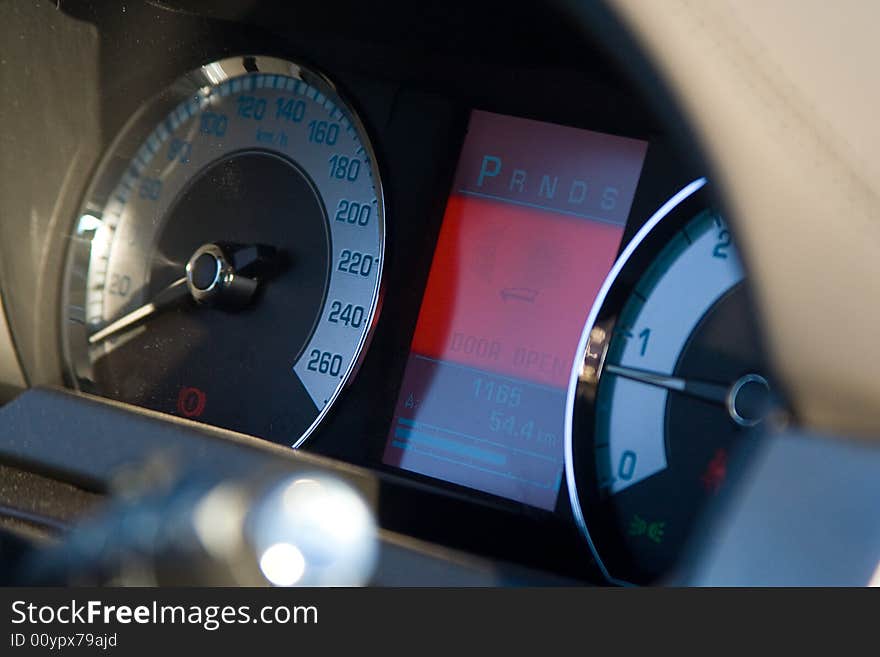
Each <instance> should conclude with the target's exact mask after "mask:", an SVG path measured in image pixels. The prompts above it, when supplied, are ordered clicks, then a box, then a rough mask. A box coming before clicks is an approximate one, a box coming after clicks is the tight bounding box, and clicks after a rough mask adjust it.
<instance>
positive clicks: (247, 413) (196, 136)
mask: <svg viewBox="0 0 880 657" xmlns="http://www.w3.org/2000/svg"><path fill="white" fill-rule="evenodd" d="M384 236H385V216H384V206H383V199H382V187H381V184H380V180H379V174H378V170H377V165H376V162H375V159H374V156H373V149H372V148H371V146H370V142H369V140H368V137H367V135H366V132H365V130H364V127H363V125H362V124H361V122H360V121H359V120H358V117H357V115H356V114H355V113H354V111H353V110H352V108H351V107H349V106H348V105H347V104H346V103H345V102H344V101H343V100H342V99H341V98H340V97H339V94H338V93H337V91H336V90H335V88H334V87H333V85H332V84H331V83H330V82H328V81H327V80H326V79H324V78H323V77H321V76H319V75H318V74H316V73H313V72H311V71H309V70H307V69H306V68H304V67H302V66H300V65H298V64H295V63H292V62H288V61H282V60H279V59H273V58H267V57H238V58H232V59H227V60H223V61H219V62H214V63H211V64H208V65H206V66H203V67H201V68H200V69H198V70H196V71H194V72H192V73H190V74H188V75H186V76H184V77H183V78H182V79H180V80H178V81H177V82H176V83H175V84H174V85H172V87H171V88H169V89H168V90H166V91H165V92H164V93H163V94H161V95H160V96H159V97H158V98H157V99H155V100H154V101H152V102H150V103H149V104H148V105H146V106H145V107H144V108H143V110H142V111H141V112H139V113H138V115H137V116H135V117H134V118H133V119H132V120H131V121H130V122H129V123H128V125H127V126H126V128H125V129H124V130H123V132H122V134H121V135H120V136H119V137H118V138H117V139H116V140H115V142H114V143H113V145H112V146H111V148H110V151H109V153H108V154H107V156H106V157H105V159H104V161H103V164H102V165H101V167H100V169H99V171H98V174H97V176H96V178H95V180H94V182H93V185H92V187H91V190H90V192H89V193H88V195H87V201H86V203H85V206H84V208H83V210H82V212H81V214H80V216H79V218H78V220H77V222H76V225H75V228H74V236H73V245H72V248H71V254H70V256H69V260H68V268H67V279H66V286H65V289H66V299H65V313H64V331H63V334H64V336H65V354H66V357H67V359H68V364H69V369H70V373H71V378H72V379H73V382H74V383H75V384H76V385H77V386H79V387H80V388H81V389H83V390H85V391H88V392H94V393H97V394H99V395H103V396H106V397H110V398H113V399H117V400H121V401H124V402H129V403H133V404H137V405H139V406H143V407H147V408H151V409H154V410H158V411H162V412H166V413H173V414H176V415H179V416H183V417H186V418H189V419H192V420H197V421H201V422H207V423H210V424H214V425H218V426H221V427H225V428H229V429H233V430H237V431H242V432H245V433H250V434H254V435H257V436H261V437H264V438H268V439H270V440H273V441H276V442H279V443H284V444H289V445H292V446H299V445H300V444H301V443H302V442H303V441H304V440H305V439H306V438H307V437H308V436H309V435H310V434H311V432H312V431H313V430H314V429H315V428H316V427H317V425H318V423H319V422H320V420H321V419H322V418H323V417H324V416H325V415H326V413H327V412H328V410H329V409H330V408H331V406H332V404H333V403H334V401H335V400H336V399H337V397H338V396H339V394H340V391H341V389H342V388H343V387H344V385H345V384H346V382H347V381H348V380H349V379H350V377H351V376H352V373H353V372H354V371H355V369H356V366H357V364H358V362H359V360H360V358H361V356H362V354H363V352H364V350H365V347H366V344H367V342H368V338H369V336H370V331H371V328H372V326H373V323H374V319H375V316H376V312H377V306H378V304H379V298H380V291H381V289H380V288H381V280H382V266H383V258H384V243H385V240H384Z"/></svg>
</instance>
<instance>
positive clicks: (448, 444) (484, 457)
mask: <svg viewBox="0 0 880 657" xmlns="http://www.w3.org/2000/svg"><path fill="white" fill-rule="evenodd" d="M394 437H395V438H400V439H401V440H405V441H406V442H405V443H401V446H402V447H403V449H406V446H407V445H408V444H413V445H423V446H425V447H433V448H435V449H440V450H443V451H445V452H450V453H452V454H457V455H459V456H467V457H469V458H472V459H476V460H478V461H485V462H486V463H491V464H492V465H504V464H505V463H507V457H506V456H504V455H503V454H498V453H496V452H490V451H489V450H487V449H481V448H479V447H473V446H471V445H463V444H461V443H459V442H456V441H454V440H447V439H446V438H440V437H438V436H431V435H429V434H427V433H422V432H421V431H413V430H411V429H404V428H403V427H397V429H395V430H394Z"/></svg>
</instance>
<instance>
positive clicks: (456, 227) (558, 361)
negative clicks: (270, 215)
mask: <svg viewBox="0 0 880 657" xmlns="http://www.w3.org/2000/svg"><path fill="white" fill-rule="evenodd" d="M646 150H647V143H646V142H644V141H639V140H635V139H629V138H624V137H617V136H612V135H606V134H601V133H597V132H591V131H588V130H581V129H577V128H570V127H565V126H559V125H554V124H549V123H542V122H538V121H532V120H528V119H522V118H515V117H510V116H503V115H499V114H492V113H489V112H482V111H474V112H473V113H472V114H471V118H470V122H469V126H468V133H467V137H466V139H465V143H464V146H463V148H462V154H461V158H460V160H459V164H458V168H457V171H456V175H455V183H454V186H453V190H452V193H451V195H450V198H449V201H448V204H447V207H446V213H445V215H444V219H443V225H442V228H441V231H440V237H439V240H438V244H437V249H436V251H435V253H434V260H433V263H432V265H431V272H430V275H429V278H428V284H427V288H426V291H425V295H424V299H423V301H422V307H421V310H420V313H419V318H418V323H417V326H416V331H415V335H414V337H413V342H412V346H411V352H410V356H409V359H408V362H407V366H406V370H405V374H404V377H403V383H402V387H401V391H400V396H399V399H398V401H397V407H396V409H395V416H394V420H393V423H392V426H391V429H390V434H389V436H388V442H387V445H386V448H385V453H384V457H383V461H384V463H386V464H389V465H394V466H397V467H400V468H404V469H406V470H410V471H413V472H418V473H420V474H423V475H427V476H430V477H435V478H438V479H442V480H444V481H447V482H451V483H455V484H460V485H463V486H468V487H471V488H475V489H478V490H481V491H485V492H487V493H492V494H495V495H499V496H502V497H506V498H509V499H512V500H516V501H519V502H523V503H526V504H530V505H533V506H537V507H541V508H544V509H552V508H553V507H554V505H555V503H556V497H557V493H558V491H559V485H560V481H561V477H562V468H563V445H562V440H563V421H564V420H563V416H564V411H565V394H566V387H567V385H568V376H569V373H570V371H571V365H572V361H573V359H574V354H575V351H576V349H577V343H578V340H579V338H580V333H581V331H582V330H583V325H584V321H585V320H586V316H587V313H588V311H589V308H590V306H591V305H592V303H593V300H594V299H595V296H596V293H597V292H598V290H599V287H600V286H601V284H602V281H603V280H604V278H605V276H606V275H607V273H608V270H609V269H610V267H611V264H612V262H613V259H614V256H615V254H616V252H617V250H618V247H619V245H620V239H621V236H622V235H623V229H624V225H625V223H626V219H627V216H628V215H629V210H630V207H631V205H632V200H633V196H634V194H635V189H636V185H637V182H638V178H639V174H640V172H641V168H642V164H643V162H644V158H645V152H646Z"/></svg>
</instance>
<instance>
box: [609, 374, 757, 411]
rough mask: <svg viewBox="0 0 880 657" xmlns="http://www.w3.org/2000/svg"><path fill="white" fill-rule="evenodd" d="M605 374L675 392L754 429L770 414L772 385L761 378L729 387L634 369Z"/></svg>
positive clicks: (753, 377)
mask: <svg viewBox="0 0 880 657" xmlns="http://www.w3.org/2000/svg"><path fill="white" fill-rule="evenodd" d="M605 371H606V372H608V373H609V374H616V375H617V376H622V377H624V378H626V379H632V380H633V381H639V382H640V383H647V384H648V385H652V386H657V387H659V388H666V389H667V390H674V391H675V392H680V393H682V394H685V395H688V396H690V397H695V398H697V399H702V400H703V401H707V402H709V403H712V404H717V405H719V406H723V407H724V408H726V409H727V412H728V414H729V415H730V419H731V420H733V421H734V422H736V423H737V424H739V425H742V426H747V427H751V426H754V425H756V424H758V423H760V422H761V421H762V420H763V419H764V418H765V417H766V416H767V414H768V411H769V410H770V406H771V403H770V385H769V384H768V383H767V380H766V379H765V378H764V377H762V376H761V375H759V374H746V375H744V376H741V377H740V378H739V379H737V380H736V381H734V382H733V383H732V384H730V385H721V384H718V383H708V382H706V381H694V380H692V379H682V378H680V377H677V376H670V375H667V374H658V373H656V372H649V371H647V370H640V369H637V368H633V367H623V366H621V365H613V364H611V363H606V364H605Z"/></svg>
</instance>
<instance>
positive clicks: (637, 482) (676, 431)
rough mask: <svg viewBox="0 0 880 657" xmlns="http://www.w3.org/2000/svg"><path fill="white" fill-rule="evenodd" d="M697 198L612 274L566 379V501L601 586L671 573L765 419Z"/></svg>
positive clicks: (742, 330) (758, 358)
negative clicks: (592, 554) (737, 453)
mask: <svg viewBox="0 0 880 657" xmlns="http://www.w3.org/2000/svg"><path fill="white" fill-rule="evenodd" d="M700 198H702V195H698V196H697V197H694V198H690V199H688V202H683V203H682V204H681V205H679V206H677V207H676V208H675V209H674V211H672V212H670V214H669V216H667V217H666V218H665V219H664V220H663V221H664V224H663V226H662V227H660V226H655V227H654V232H653V233H651V234H645V235H643V237H644V238H645V239H644V240H640V241H641V244H638V245H636V246H637V249H634V250H631V251H630V253H629V254H627V253H625V254H624V256H623V258H626V261H625V262H620V263H619V264H618V265H617V266H616V267H615V271H614V272H613V279H611V280H609V282H608V284H609V285H610V288H608V289H607V291H608V294H607V296H606V297H605V298H604V299H603V300H601V307H600V308H598V309H596V315H595V321H594V322H592V323H591V325H590V326H589V331H588V333H587V334H586V341H585V342H584V343H583V344H584V350H583V351H582V352H581V357H580V360H579V363H580V368H581V369H580V372H578V373H577V378H576V380H575V381H574V382H573V386H574V389H573V391H572V394H571V395H570V401H571V405H570V409H569V410H570V412H571V413H572V417H571V423H570V427H569V431H570V436H568V439H569V443H570V444H569V454H568V457H569V458H570V461H571V463H570V467H569V471H570V475H571V477H572V481H570V482H569V490H570V492H572V497H573V499H574V500H575V504H576V505H577V510H576V513H575V515H576V516H577V515H578V514H580V515H579V520H580V521H581V522H582V528H583V529H584V531H585V533H586V534H587V536H588V538H589V539H590V541H591V544H592V546H593V548H594V550H595V551H596V553H597V557H598V558H599V560H600V561H601V564H602V566H603V568H605V570H606V571H607V572H606V574H607V575H608V576H609V577H610V578H612V579H620V580H625V581H634V582H645V581H651V580H653V579H655V578H657V577H659V576H661V575H663V574H664V573H667V572H669V570H670V569H671V568H672V567H673V566H674V564H675V561H676V559H677V557H678V556H679V555H680V553H681V551H682V550H683V548H684V545H685V543H686V541H687V539H688V538H689V537H690V535H691V532H692V530H693V527H694V523H695V520H696V517H697V515H698V512H699V511H700V509H701V508H702V507H703V505H704V504H705V502H706V501H707V500H708V499H709V498H711V497H712V496H714V495H716V494H717V493H718V492H719V491H720V490H721V489H722V488H723V487H724V485H725V479H726V473H727V468H728V463H729V460H730V458H731V456H732V454H733V452H734V450H735V449H736V447H737V446H738V445H739V444H740V442H741V441H744V440H748V439H749V437H750V436H754V435H755V434H756V432H758V431H760V430H761V428H762V424H763V423H764V422H765V421H766V418H767V414H768V412H769V410H770V408H771V395H770V384H769V383H768V381H767V378H766V377H767V373H766V368H765V359H764V355H763V351H762V349H761V347H760V343H759V337H758V335H759V334H758V329H757V326H756V324H755V319H754V313H753V311H752V306H751V303H750V300H749V297H748V291H747V288H746V285H745V282H744V274H743V268H742V265H741V263H740V260H739V257H738V254H737V251H736V249H735V248H734V246H733V244H732V243H731V236H730V232H729V230H728V228H727V226H726V224H725V222H724V220H723V218H722V217H721V216H720V215H719V214H718V213H717V212H715V211H713V210H711V209H700V205H699V201H700ZM666 222H668V223H666ZM649 229H650V227H649Z"/></svg>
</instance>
